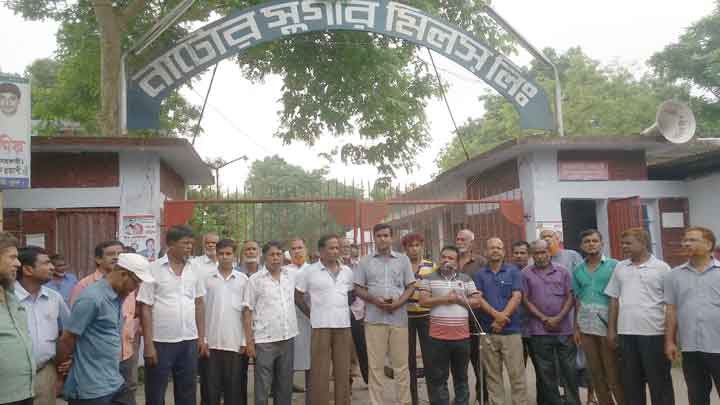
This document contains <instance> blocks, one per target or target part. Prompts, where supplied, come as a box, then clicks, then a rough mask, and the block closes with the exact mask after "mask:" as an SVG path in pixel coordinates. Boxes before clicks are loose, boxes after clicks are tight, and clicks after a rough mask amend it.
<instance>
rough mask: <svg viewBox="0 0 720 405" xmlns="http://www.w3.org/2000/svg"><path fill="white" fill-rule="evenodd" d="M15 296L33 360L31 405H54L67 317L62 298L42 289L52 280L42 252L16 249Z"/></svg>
mask: <svg viewBox="0 0 720 405" xmlns="http://www.w3.org/2000/svg"><path fill="white" fill-rule="evenodd" d="M18 259H19V260H20V265H21V266H20V269H18V272H17V282H16V283H15V296H16V297H17V299H18V301H20V304H21V305H22V306H23V307H25V312H26V313H27V318H28V329H29V330H30V338H31V339H32V351H33V357H34V358H35V370H36V375H35V382H34V386H35V398H34V399H33V405H54V404H55V396H56V395H55V384H56V382H57V378H58V375H57V370H56V366H57V364H56V362H55V354H56V345H57V339H58V337H59V336H60V330H61V328H62V325H63V323H64V322H66V321H67V318H68V317H69V316H70V310H69V309H68V307H67V305H66V304H65V301H64V300H63V297H62V295H60V293H58V292H57V291H55V290H52V289H50V288H48V287H45V286H43V284H45V283H47V282H48V281H50V279H51V278H52V271H53V265H52V263H51V262H50V257H49V256H48V254H47V252H46V251H45V249H42V248H39V247H35V246H29V247H26V248H22V249H20V254H19V255H18Z"/></svg>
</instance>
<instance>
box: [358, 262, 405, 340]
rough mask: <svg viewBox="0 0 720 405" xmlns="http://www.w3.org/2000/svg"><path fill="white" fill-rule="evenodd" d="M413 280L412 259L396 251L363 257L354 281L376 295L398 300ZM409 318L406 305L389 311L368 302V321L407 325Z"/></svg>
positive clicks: (366, 316)
mask: <svg viewBox="0 0 720 405" xmlns="http://www.w3.org/2000/svg"><path fill="white" fill-rule="evenodd" d="M413 283H415V274H414V273H413V271H412V266H411V264H410V259H408V257H407V256H405V255H404V254H401V253H397V252H394V251H391V252H390V254H388V255H380V254H379V253H375V254H370V255H367V256H365V257H363V258H362V259H360V263H358V268H357V271H355V284H357V285H359V286H361V287H365V288H367V289H368V293H369V294H370V295H372V296H374V297H380V298H392V299H398V298H400V296H401V295H402V294H403V292H404V291H405V289H406V288H407V287H408V286H410V285H411V284H413ZM407 320H408V316H407V304H406V305H403V306H402V307H400V308H398V309H396V310H395V311H394V312H392V313H387V312H385V311H383V310H381V309H380V308H378V307H376V306H375V305H373V304H371V303H367V307H366V313H365V322H368V323H374V324H383V325H390V326H397V327H406V326H407Z"/></svg>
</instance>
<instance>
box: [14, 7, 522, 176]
mask: <svg viewBox="0 0 720 405" xmlns="http://www.w3.org/2000/svg"><path fill="white" fill-rule="evenodd" d="M338 1H342V0H338ZM261 2H262V1H260V0H204V1H200V2H196V3H195V5H194V6H193V8H192V9H191V10H190V12H188V13H187V14H186V15H184V16H183V17H182V18H181V20H180V21H179V23H178V24H177V25H176V26H175V27H174V28H173V29H170V30H168V31H167V32H166V33H165V34H163V35H162V36H161V37H160V38H159V40H158V41H157V42H156V43H155V44H154V45H153V46H152V47H151V48H150V49H148V50H147V51H146V52H144V53H143V54H142V55H141V56H140V57H138V58H131V59H130V60H129V61H128V62H129V65H130V66H129V70H130V71H131V72H132V71H133V69H136V68H138V67H139V66H142V65H143V63H144V62H146V61H147V60H148V59H149V58H150V57H151V56H155V55H157V54H158V53H159V52H160V50H162V49H165V48H167V47H168V46H169V44H171V43H173V42H174V41H176V40H177V39H179V38H181V37H183V36H184V35H186V34H187V33H188V27H190V26H191V25H194V26H197V25H198V23H200V22H205V21H207V20H208V19H209V18H210V16H215V15H217V14H219V15H225V14H227V13H229V12H230V11H232V10H236V9H239V8H244V7H248V6H253V5H256V4H260V3H261ZM177 3H178V0H116V1H111V0H79V1H77V2H65V1H61V0H9V3H8V4H9V6H10V7H11V8H12V9H13V10H14V11H15V12H16V13H19V14H21V15H23V16H24V17H25V18H28V19H35V20H38V19H54V20H57V21H59V22H60V23H61V28H60V32H59V33H58V45H59V51H58V55H57V62H58V63H59V64H60V65H61V67H60V68H59V70H58V79H57V80H58V82H60V83H64V84H67V89H66V90H64V91H59V92H57V96H58V100H57V102H52V103H51V104H52V105H57V106H58V107H57V108H56V109H52V110H51V111H52V113H48V114H49V115H48V119H50V120H52V119H56V118H57V116H64V114H61V113H64V111H63V108H64V106H78V107H79V108H77V111H74V112H73V113H74V114H75V115H74V116H78V117H77V118H78V119H79V120H80V121H81V122H82V123H83V125H85V126H86V127H87V128H88V130H94V129H95V128H98V129H99V130H100V131H101V132H103V133H104V134H108V135H112V134H117V133H118V130H117V122H116V115H117V99H118V98H117V97H114V96H113V95H112V94H110V93H111V92H112V91H113V86H114V85H115V82H113V79H112V78H118V77H119V74H118V72H117V71H114V70H113V69H114V68H115V67H116V66H118V67H119V63H118V61H117V60H116V59H118V58H119V56H120V53H121V50H122V49H127V48H128V46H129V44H131V43H132V42H133V41H135V40H137V39H138V38H139V37H140V36H141V35H142V34H143V33H145V32H146V31H148V29H149V28H150V26H151V25H152V23H153V22H154V21H156V20H157V19H158V18H159V17H160V16H162V15H164V14H165V13H166V12H167V11H168V10H170V9H171V8H172V7H173V6H175V5H176V4H177ZM408 3H409V4H411V5H413V6H417V7H420V8H422V9H423V10H426V11H427V12H429V13H432V14H435V15H438V16H439V17H441V18H444V19H446V20H448V21H449V22H450V23H453V24H456V25H458V26H460V27H463V28H465V29H467V30H468V31H470V32H472V33H473V34H474V35H475V36H476V37H477V38H478V39H480V40H483V41H485V42H486V43H488V44H490V45H492V46H495V47H497V48H498V49H499V50H502V51H504V52H510V51H512V49H513V48H512V46H511V42H510V38H509V37H508V36H507V35H506V34H505V33H504V32H503V31H501V30H500V29H499V28H498V27H497V26H496V25H495V24H494V23H493V22H492V21H491V20H490V19H489V18H488V17H487V16H486V15H485V14H483V13H482V7H483V4H484V3H483V1H482V0H478V1H460V2H459V1H455V0H409V1H408ZM416 50H417V49H416V47H415V46H414V45H411V44H408V43H405V42H403V41H400V40H394V39H389V38H383V37H379V36H376V35H370V34H367V33H361V32H343V33H332V34H328V33H317V34H307V35H302V36H294V37H290V38H287V39H285V40H281V41H276V42H274V43H271V44H266V45H263V46H259V47H256V48H253V49H251V50H250V51H249V52H248V53H247V54H245V55H243V56H240V57H238V58H237V63H238V64H239V66H240V67H241V72H242V75H243V77H245V78H250V79H252V80H255V81H262V79H263V78H264V77H266V76H267V75H270V74H277V75H280V76H281V77H282V78H283V80H284V86H283V89H282V94H281V97H280V100H281V101H282V103H283V109H282V111H281V112H280V118H281V124H280V125H279V128H278V129H277V133H276V135H277V136H279V137H280V138H282V139H283V140H284V141H286V142H291V141H294V140H300V141H304V142H306V143H308V144H313V143H314V142H317V140H318V139H319V137H320V135H321V134H322V133H323V132H328V133H331V134H333V135H336V136H343V135H347V134H350V133H353V132H357V133H359V134H360V137H361V140H360V141H359V142H355V143H348V144H346V145H345V146H344V147H343V148H342V149H341V156H342V158H343V159H344V160H345V161H348V162H354V163H370V164H372V165H375V166H376V167H377V168H378V169H379V170H380V172H381V173H382V174H383V175H385V176H391V175H393V174H395V172H396V170H398V169H401V168H406V169H407V168H409V167H411V166H412V165H413V164H414V160H415V156H416V154H417V152H418V151H419V150H420V149H422V148H424V147H425V146H426V145H427V143H428V133H427V122H426V117H425V106H426V104H427V102H428V100H429V99H430V98H431V97H434V96H436V95H437V92H438V85H437V82H436V81H435V80H433V77H432V76H431V75H430V74H429V71H428V69H427V67H426V66H425V65H424V63H423V62H422V61H420V60H418V59H417V58H416V57H415V52H416ZM106 78H110V79H106ZM73 91H75V92H81V93H82V95H83V97H81V98H79V99H77V100H73V99H71V98H68V96H69V95H70V94H73ZM168 104H169V105H166V106H165V110H164V113H165V115H164V117H166V118H165V119H163V124H164V125H165V128H164V130H165V131H166V132H174V133H176V134H186V133H187V127H188V126H187V119H188V118H193V114H191V113H194V111H195V110H194V109H193V108H192V107H191V106H189V105H188V104H187V102H185V101H184V100H182V99H181V98H180V97H179V96H176V97H173V98H171V99H170V100H169V102H168ZM93 113H96V114H93ZM93 115H96V116H97V118H98V120H96V122H95V123H93V122H92V121H93Z"/></svg>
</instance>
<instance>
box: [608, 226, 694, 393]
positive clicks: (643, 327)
mask: <svg viewBox="0 0 720 405" xmlns="http://www.w3.org/2000/svg"><path fill="white" fill-rule="evenodd" d="M648 242H649V235H648V233H647V231H645V229H643V228H630V229H627V230H625V231H624V232H623V233H622V235H621V242H620V243H621V246H622V252H623V254H624V255H625V257H627V260H623V261H621V262H620V263H618V265H617V266H616V267H615V271H614V272H613V275H612V277H611V278H610V282H609V283H608V285H607V287H606V288H605V294H607V295H608V296H609V297H610V307H609V308H610V309H609V322H608V336H607V337H608V342H609V344H610V345H611V346H612V345H617V347H618V353H619V356H620V362H619V367H620V380H621V382H622V385H623V387H624V389H625V401H626V403H627V404H629V405H634V404H645V403H647V402H646V398H645V397H646V395H645V383H646V382H647V384H648V385H649V387H650V397H651V402H652V405H674V404H675V394H674V392H673V385H672V377H671V375H670V366H671V364H670V360H668V359H667V357H666V356H665V353H664V345H665V337H664V335H665V297H664V292H663V291H664V283H665V278H666V277H667V276H668V275H669V274H670V271H671V270H670V266H668V265H667V263H665V262H662V261H660V260H658V259H656V258H655V257H654V256H653V255H652V254H651V253H650V252H649V251H648ZM693 405H695V404H693Z"/></svg>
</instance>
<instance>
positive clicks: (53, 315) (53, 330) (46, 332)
mask: <svg viewBox="0 0 720 405" xmlns="http://www.w3.org/2000/svg"><path fill="white" fill-rule="evenodd" d="M58 315H59V309H58V308H51V309H50V310H49V311H48V313H46V314H45V326H44V327H43V328H41V330H40V335H41V336H40V337H41V338H42V339H43V340H45V341H47V342H55V341H57V339H58V335H59V334H60V328H59V327H58Z"/></svg>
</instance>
